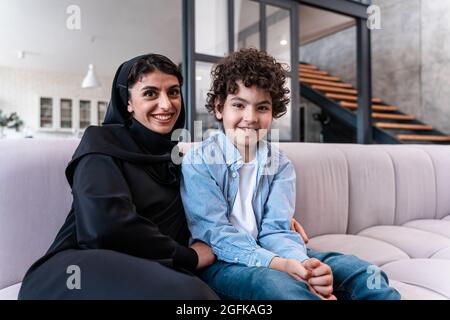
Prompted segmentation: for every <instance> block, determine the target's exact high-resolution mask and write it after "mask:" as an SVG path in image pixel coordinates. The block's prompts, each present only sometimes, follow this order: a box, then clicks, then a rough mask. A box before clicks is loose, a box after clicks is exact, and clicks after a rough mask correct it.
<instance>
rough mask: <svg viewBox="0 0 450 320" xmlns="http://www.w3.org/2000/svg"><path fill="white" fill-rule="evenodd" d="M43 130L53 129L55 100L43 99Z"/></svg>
mask: <svg viewBox="0 0 450 320" xmlns="http://www.w3.org/2000/svg"><path fill="white" fill-rule="evenodd" d="M40 104H41V107H40V109H41V121H40V122H41V128H52V127H53V99H52V98H41V103H40Z"/></svg>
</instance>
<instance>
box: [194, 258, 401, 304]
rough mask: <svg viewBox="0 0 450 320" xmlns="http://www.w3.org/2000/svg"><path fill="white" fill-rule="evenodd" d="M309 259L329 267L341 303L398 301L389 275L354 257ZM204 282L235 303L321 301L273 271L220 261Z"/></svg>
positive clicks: (205, 272)
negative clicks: (316, 260)
mask: <svg viewBox="0 0 450 320" xmlns="http://www.w3.org/2000/svg"><path fill="white" fill-rule="evenodd" d="M308 256H309V257H310V258H316V259H319V260H320V261H322V262H323V263H325V264H327V265H329V266H330V267H331V270H332V271H333V279H334V281H333V290H334V292H333V293H334V295H335V296H336V298H337V299H338V300H398V299H400V294H399V293H398V292H397V290H395V289H393V288H391V287H389V282H388V278H387V276H386V274H385V273H384V272H382V271H381V270H380V269H379V268H378V267H376V266H374V265H371V264H370V263H368V262H366V261H363V260H361V259H359V258H357V257H355V256H351V255H343V254H340V253H336V252H319V251H313V250H308ZM201 278H202V279H203V280H204V281H205V282H206V283H207V284H208V285H209V286H210V287H211V288H212V289H213V290H214V291H215V292H216V293H217V294H218V295H219V296H220V297H221V298H222V299H233V300H318V299H319V297H317V296H316V295H315V294H313V293H312V292H310V290H309V289H308V287H307V285H306V284H305V283H304V282H301V281H297V280H295V279H294V278H292V277H291V276H290V275H289V274H287V273H285V272H280V271H277V270H273V269H270V268H258V267H247V266H245V265H242V264H233V263H227V262H223V261H217V262H216V263H214V264H213V265H211V266H209V267H207V268H206V269H205V270H203V272H202V273H201Z"/></svg>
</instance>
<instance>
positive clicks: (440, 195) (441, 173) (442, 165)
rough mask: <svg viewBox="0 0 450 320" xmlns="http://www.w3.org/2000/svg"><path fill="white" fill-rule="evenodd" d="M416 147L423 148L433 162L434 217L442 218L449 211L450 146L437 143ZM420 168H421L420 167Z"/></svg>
mask: <svg viewBox="0 0 450 320" xmlns="http://www.w3.org/2000/svg"><path fill="white" fill-rule="evenodd" d="M415 147H416V148H420V149H422V150H424V151H425V152H426V153H427V154H428V155H429V157H430V159H431V161H432V163H433V169H434V177H435V181H436V214H435V216H434V217H429V218H435V219H442V218H443V217H445V216H447V215H448V214H449V213H450V197H449V196H448V190H449V189H450V166H449V165H448V164H449V161H450V148H449V147H448V146H437V145H417V146H415ZM421 169H422V168H421Z"/></svg>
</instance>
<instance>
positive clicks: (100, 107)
mask: <svg viewBox="0 0 450 320" xmlns="http://www.w3.org/2000/svg"><path fill="white" fill-rule="evenodd" d="M107 107H108V103H107V102H105V101H99V102H97V119H98V125H99V126H101V125H102V122H103V120H104V119H105V114H106V108H107Z"/></svg>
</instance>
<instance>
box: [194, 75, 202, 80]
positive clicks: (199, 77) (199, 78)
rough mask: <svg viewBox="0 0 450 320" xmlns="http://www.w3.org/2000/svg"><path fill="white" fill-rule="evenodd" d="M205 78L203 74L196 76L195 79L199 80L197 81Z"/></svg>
mask: <svg viewBox="0 0 450 320" xmlns="http://www.w3.org/2000/svg"><path fill="white" fill-rule="evenodd" d="M202 79H203V78H202V76H196V77H195V80H197V81H200V80H202Z"/></svg>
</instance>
